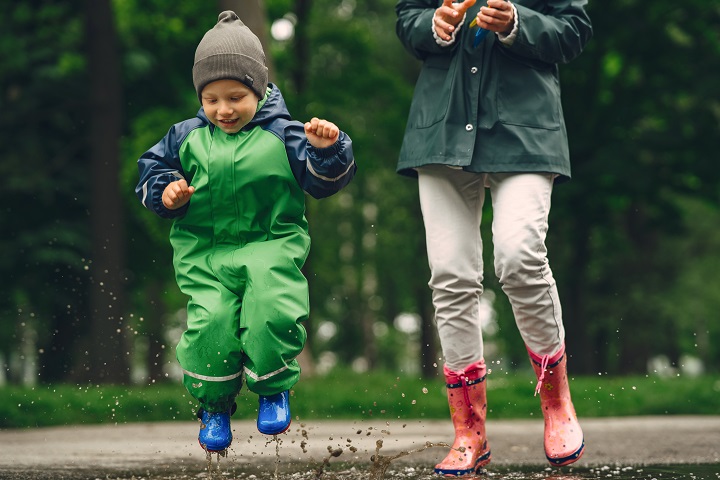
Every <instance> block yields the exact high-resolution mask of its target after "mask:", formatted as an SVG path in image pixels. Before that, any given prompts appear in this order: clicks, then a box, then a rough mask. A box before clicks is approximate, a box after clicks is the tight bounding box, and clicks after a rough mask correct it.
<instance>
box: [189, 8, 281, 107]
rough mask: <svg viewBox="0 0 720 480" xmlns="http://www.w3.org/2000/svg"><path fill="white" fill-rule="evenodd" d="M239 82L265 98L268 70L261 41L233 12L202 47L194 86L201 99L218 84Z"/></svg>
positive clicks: (220, 18)
mask: <svg viewBox="0 0 720 480" xmlns="http://www.w3.org/2000/svg"><path fill="white" fill-rule="evenodd" d="M224 79H231V80H237V81H239V82H241V83H243V84H244V85H245V86H247V87H248V88H249V89H251V90H252V91H253V92H255V94H256V95H257V96H258V98H263V97H264V96H265V90H266V89H267V85H268V69H267V67H266V66H265V52H264V51H263V49H262V45H261V43H260V40H259V39H258V38H257V36H255V34H254V33H253V32H251V31H250V29H249V28H248V27H247V26H245V24H244V23H243V22H242V21H241V20H240V18H239V17H238V16H237V14H235V12H232V11H229V10H228V11H225V12H222V13H221V14H220V15H219V16H218V22H217V24H216V25H215V26H214V27H213V28H212V29H210V30H209V31H208V32H207V33H205V36H204V37H203V38H202V40H201V41H200V44H198V47H197V50H196V51H195V64H194V65H193V84H194V85H195V90H196V92H197V95H198V98H199V99H201V94H202V90H203V88H205V86H206V85H207V84H209V83H212V82H214V81H216V80H224Z"/></svg>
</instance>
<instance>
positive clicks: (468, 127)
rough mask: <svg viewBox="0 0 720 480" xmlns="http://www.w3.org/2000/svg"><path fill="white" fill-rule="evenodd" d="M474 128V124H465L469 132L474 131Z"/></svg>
mask: <svg viewBox="0 0 720 480" xmlns="http://www.w3.org/2000/svg"><path fill="white" fill-rule="evenodd" d="M472 129H473V126H472V125H470V124H469V123H468V124H467V125H465V130H467V131H468V132H472Z"/></svg>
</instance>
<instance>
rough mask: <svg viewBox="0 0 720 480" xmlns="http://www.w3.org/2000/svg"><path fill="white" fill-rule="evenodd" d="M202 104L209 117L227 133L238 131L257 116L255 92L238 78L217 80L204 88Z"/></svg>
mask: <svg viewBox="0 0 720 480" xmlns="http://www.w3.org/2000/svg"><path fill="white" fill-rule="evenodd" d="M201 98H202V106H203V108H204V109H205V114H206V115H207V117H208V119H210V121H211V122H212V123H213V124H214V125H215V126H217V127H219V128H220V129H221V130H222V131H223V132H225V133H237V132H239V131H240V129H241V128H243V127H244V126H245V125H247V124H248V123H250V120H252V119H253V117H254V116H255V111H256V110H257V106H258V102H259V101H260V100H259V99H258V97H257V95H255V93H254V92H253V91H252V90H250V89H249V88H248V87H246V86H245V85H244V84H242V83H240V82H238V81H237V80H217V81H215V82H212V83H208V84H207V85H206V86H205V88H203V91H202V94H201Z"/></svg>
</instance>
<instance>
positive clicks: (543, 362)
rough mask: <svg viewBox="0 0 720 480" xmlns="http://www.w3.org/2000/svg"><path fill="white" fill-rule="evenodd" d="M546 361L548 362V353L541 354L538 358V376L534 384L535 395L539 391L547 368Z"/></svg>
mask: <svg viewBox="0 0 720 480" xmlns="http://www.w3.org/2000/svg"><path fill="white" fill-rule="evenodd" d="M548 363H550V355H543V357H542V359H541V360H540V377H538V383H537V385H536V386H535V395H534V396H537V394H538V393H540V387H542V382H543V379H544V378H545V370H546V369H547V366H548Z"/></svg>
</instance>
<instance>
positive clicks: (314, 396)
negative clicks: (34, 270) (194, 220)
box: [0, 372, 720, 428]
mask: <svg viewBox="0 0 720 480" xmlns="http://www.w3.org/2000/svg"><path fill="white" fill-rule="evenodd" d="M534 386H535V381H534V379H533V377H532V374H531V373H530V372H513V373H510V374H505V373H502V372H501V373H494V374H490V375H489V376H488V417H489V418H494V419H511V418H535V417H536V416H537V415H539V414H540V410H539V400H538V398H535V397H534V396H533V394H534ZM571 388H572V392H573V402H574V404H575V409H576V410H577V411H578V414H579V415H580V416H583V417H606V416H629V415H717V414H720V400H719V398H720V377H718V376H704V377H699V378H689V377H682V376H679V377H672V378H658V377H649V376H636V377H606V376H597V377H578V378H573V379H572V380H571ZM237 403H238V411H237V412H236V414H235V416H234V417H233V418H236V419H253V418H255V415H256V405H257V396H256V395H254V394H252V393H248V392H247V391H246V390H243V392H242V393H241V394H240V396H239V397H238V400H237ZM195 408H196V402H195V401H194V399H193V398H192V397H190V395H189V394H188V393H187V392H186V391H185V389H184V388H183V387H182V385H180V384H179V383H168V384H160V385H151V386H131V387H120V386H109V385H100V386H93V385H85V386H71V385H54V386H38V387H33V388H29V387H27V388H24V387H15V386H7V387H3V388H0V428H26V427H36V426H51V425H71V424H92V423H106V422H112V423H127V422H150V421H177V420H183V421H187V420H193V419H194V418H195V416H194V411H195ZM292 408H293V416H294V417H297V418H299V419H300V420H310V419H368V418H376V419H384V420H391V419H437V418H440V419H444V418H447V416H448V406H447V401H446V398H445V391H444V384H443V382H442V380H441V379H440V378H439V377H438V378H435V379H432V380H423V379H421V378H417V377H414V376H407V375H402V374H393V373H387V372H373V373H367V374H355V373H351V372H336V373H333V374H331V375H329V376H326V377H321V376H315V377H308V378H302V379H301V381H300V382H299V383H298V384H297V385H296V386H295V387H294V389H293V400H292Z"/></svg>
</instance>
